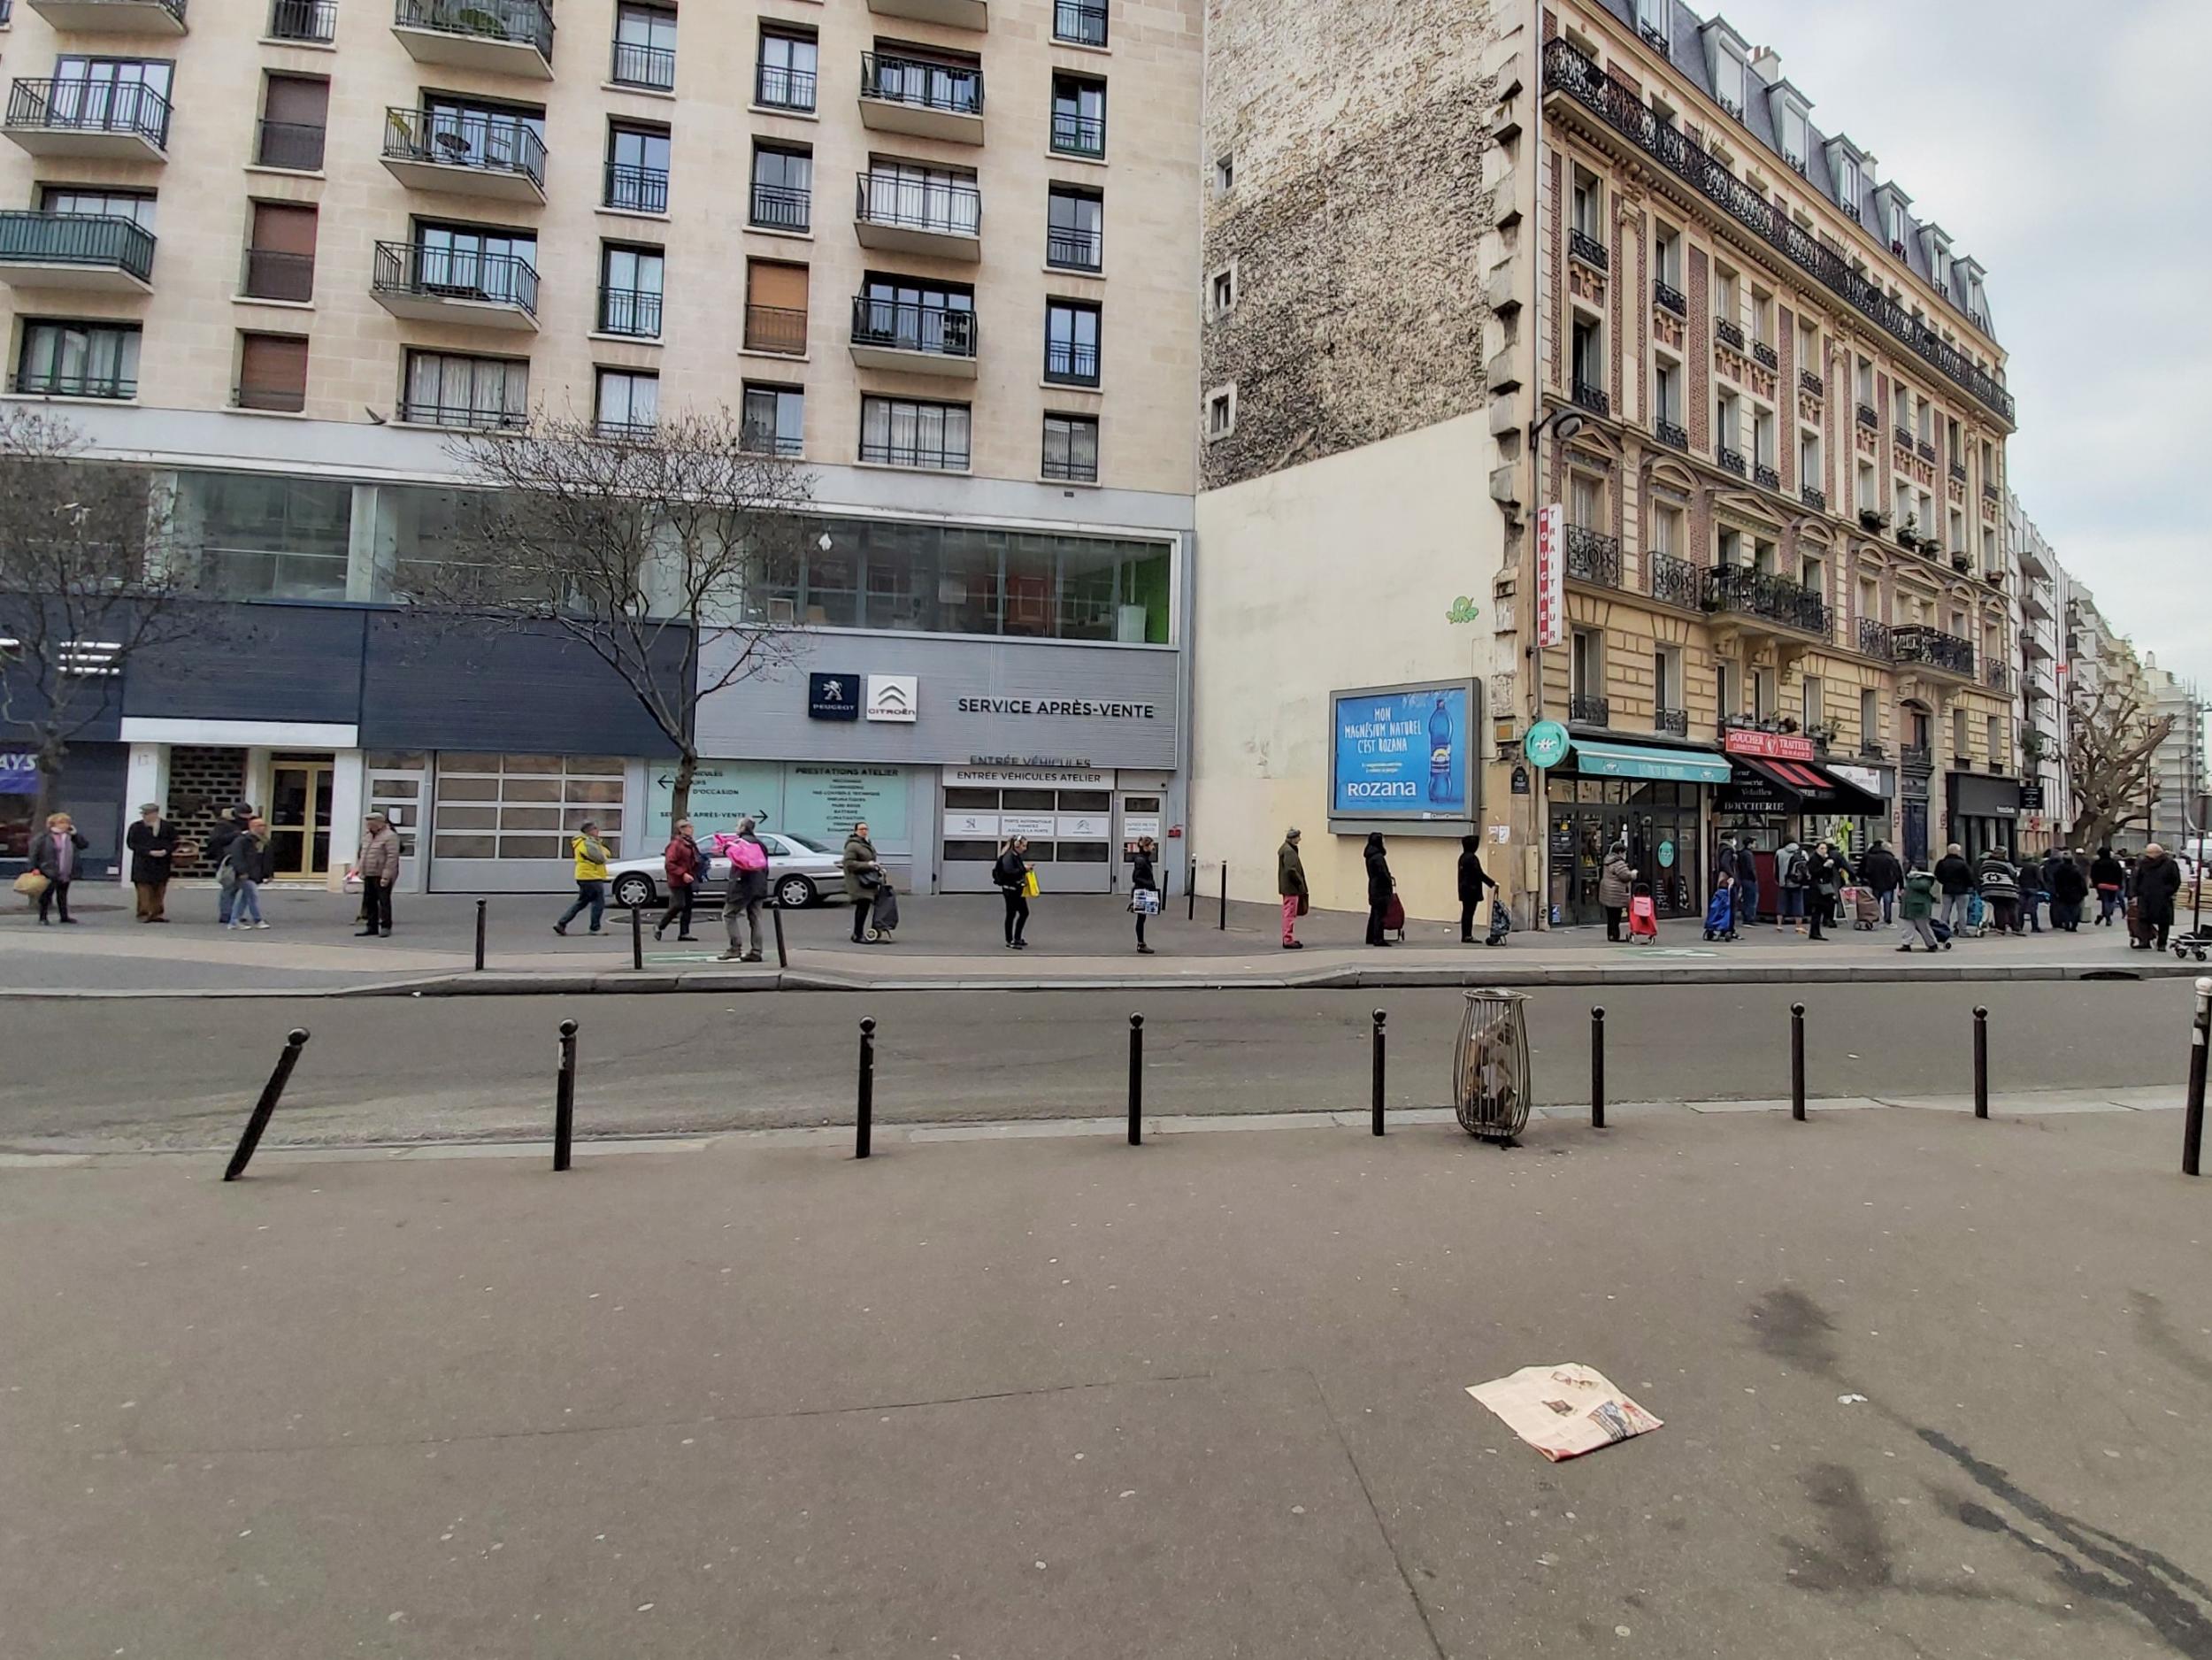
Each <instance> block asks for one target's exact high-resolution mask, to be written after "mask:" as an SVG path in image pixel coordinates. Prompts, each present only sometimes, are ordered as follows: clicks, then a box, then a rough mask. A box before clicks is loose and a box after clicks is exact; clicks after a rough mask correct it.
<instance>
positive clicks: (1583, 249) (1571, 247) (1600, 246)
mask: <svg viewBox="0 0 2212 1660" xmlns="http://www.w3.org/2000/svg"><path fill="white" fill-rule="evenodd" d="M1567 251H1568V252H1569V253H1571V254H1572V255H1573V256H1574V257H1576V258H1577V259H1579V260H1580V261H1582V263H1583V264H1584V265H1594V266H1595V267H1597V269H1599V270H1600V271H1603V270H1605V269H1606V268H1607V267H1608V266H1609V265H1611V264H1612V261H1611V260H1610V259H1609V258H1608V257H1607V256H1606V252H1605V244H1604V243H1603V242H1600V241H1599V240H1598V239H1597V238H1596V237H1594V236H1593V235H1591V234H1590V233H1589V232H1587V231H1569V232H1568V233H1567Z"/></svg>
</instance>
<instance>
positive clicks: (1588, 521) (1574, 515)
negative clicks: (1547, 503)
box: [1567, 473, 1605, 530]
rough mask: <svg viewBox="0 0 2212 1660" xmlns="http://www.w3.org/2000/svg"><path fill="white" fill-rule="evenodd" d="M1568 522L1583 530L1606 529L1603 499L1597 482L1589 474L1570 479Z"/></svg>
mask: <svg viewBox="0 0 2212 1660" xmlns="http://www.w3.org/2000/svg"><path fill="white" fill-rule="evenodd" d="M1567 522H1568V523H1569V524H1571V525H1573V526H1576V527H1577V528H1578V529H1581V530H1601V529H1603V528H1604V526H1605V519H1604V501H1603V497H1602V495H1601V490H1600V487H1599V484H1598V481H1597V480H1596V479H1594V478H1593V477H1592V476H1591V475H1590V474H1589V473H1573V474H1571V476H1570V477H1569V480H1568V483H1567Z"/></svg>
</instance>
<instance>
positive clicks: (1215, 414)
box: [1206, 386, 1237, 442]
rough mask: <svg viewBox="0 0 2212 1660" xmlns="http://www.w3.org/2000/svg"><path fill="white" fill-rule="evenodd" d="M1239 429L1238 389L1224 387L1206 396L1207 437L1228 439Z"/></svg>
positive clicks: (1210, 438) (1210, 439)
mask: <svg viewBox="0 0 2212 1660" xmlns="http://www.w3.org/2000/svg"><path fill="white" fill-rule="evenodd" d="M1236 429H1237V389H1236V388H1234V387H1233V386H1231V387H1224V388H1222V389H1221V390H1219V391H1217V392H1209V393H1208V394H1207V395H1206V437H1207V439H1208V441H1209V442H1210V441H1212V440H1214V439H1217V438H1226V437H1227V436H1228V435H1229V434H1231V433H1233V432H1234V431H1236Z"/></svg>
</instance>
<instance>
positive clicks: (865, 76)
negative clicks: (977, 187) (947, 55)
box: [860, 0, 983, 144]
mask: <svg viewBox="0 0 2212 1660" xmlns="http://www.w3.org/2000/svg"><path fill="white" fill-rule="evenodd" d="M918 3H919V0H918ZM860 124H861V125H862V126H863V127H870V128H872V129H873V130H875V131H876V132H879V133H905V134H909V135H910V136H912V137H915V138H941V139H944V140H946V141H947V142H950V143H955V144H980V143H981V142H983V71H982V70H981V69H979V68H978V69H948V68H947V67H946V66H945V65H942V64H931V63H924V62H923V61H922V60H920V59H919V58H896V57H894V56H892V55H891V54H890V53H888V52H863V53H861V55H860Z"/></svg>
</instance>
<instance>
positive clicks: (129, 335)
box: [10, 319, 138, 398]
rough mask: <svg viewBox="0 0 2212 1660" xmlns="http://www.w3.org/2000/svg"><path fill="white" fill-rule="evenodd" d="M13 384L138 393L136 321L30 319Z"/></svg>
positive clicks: (24, 388)
mask: <svg viewBox="0 0 2212 1660" xmlns="http://www.w3.org/2000/svg"><path fill="white" fill-rule="evenodd" d="M10 389H11V390H12V391H17V392H35V393H40V394H42V395H45V396H53V397H106V398H130V397H136V396H138V326H137V325H136V324H134V323H131V324H121V323H62V322H35V321H31V320H28V319H26V321H25V322H24V324H23V343H22V345H21V347H20V349H19V350H18V351H17V353H16V368H15V380H14V384H13V386H12V388H10Z"/></svg>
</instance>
